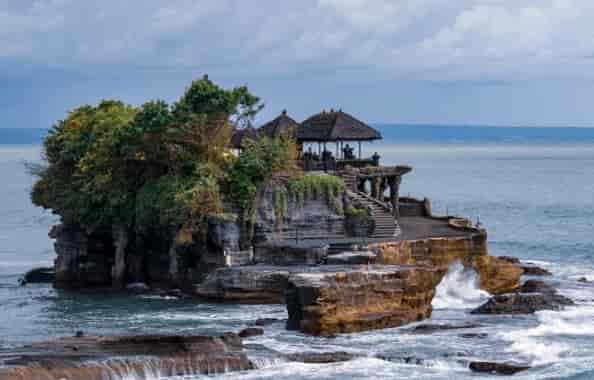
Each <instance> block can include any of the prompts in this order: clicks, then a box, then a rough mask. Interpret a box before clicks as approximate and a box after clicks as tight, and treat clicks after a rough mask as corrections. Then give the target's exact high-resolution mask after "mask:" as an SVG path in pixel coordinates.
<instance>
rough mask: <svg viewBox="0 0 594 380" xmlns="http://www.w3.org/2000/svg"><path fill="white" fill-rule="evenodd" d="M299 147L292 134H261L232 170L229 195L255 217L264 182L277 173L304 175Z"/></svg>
mask: <svg viewBox="0 0 594 380" xmlns="http://www.w3.org/2000/svg"><path fill="white" fill-rule="evenodd" d="M296 162H297V147H296V145H295V142H294V141H292V140H291V139H289V138H285V137H280V138H275V139H269V138H266V137H264V138H261V139H259V140H257V141H253V142H250V143H249V144H248V146H247V148H246V149H245V150H244V151H243V152H242V153H241V155H240V156H239V158H238V159H237V160H236V161H235V163H234V165H233V167H232V168H231V170H230V172H229V180H228V186H229V192H228V195H229V199H230V200H233V201H234V202H236V203H237V204H238V205H239V206H240V207H241V208H242V210H243V211H244V215H243V217H244V218H245V219H246V220H250V219H251V218H252V217H253V215H254V214H253V212H254V201H255V199H256V194H257V192H258V190H259V189H260V188H261V186H262V185H263V184H264V183H265V182H267V181H269V180H271V179H273V178H274V177H275V176H276V177H285V178H296V177H299V176H300V175H301V171H300V169H299V168H298V167H297V165H296Z"/></svg>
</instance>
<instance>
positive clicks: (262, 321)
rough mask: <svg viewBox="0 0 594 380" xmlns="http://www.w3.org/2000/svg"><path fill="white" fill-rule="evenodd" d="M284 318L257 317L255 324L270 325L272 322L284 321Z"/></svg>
mask: <svg viewBox="0 0 594 380" xmlns="http://www.w3.org/2000/svg"><path fill="white" fill-rule="evenodd" d="M283 321H284V320H283V319H278V318H260V319H256V322H254V324H255V325H256V326H269V325H272V324H275V323H277V322H283Z"/></svg>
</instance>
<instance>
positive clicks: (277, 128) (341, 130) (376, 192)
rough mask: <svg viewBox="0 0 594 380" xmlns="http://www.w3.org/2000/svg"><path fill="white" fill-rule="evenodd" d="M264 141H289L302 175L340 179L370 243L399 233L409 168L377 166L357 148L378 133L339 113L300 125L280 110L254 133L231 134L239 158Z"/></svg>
mask: <svg viewBox="0 0 594 380" xmlns="http://www.w3.org/2000/svg"><path fill="white" fill-rule="evenodd" d="M264 136H266V137H269V138H275V137H280V136H286V137H289V138H293V139H294V140H295V141H296V143H297V146H298V149H299V159H300V165H301V166H302V168H303V170H304V171H305V172H309V173H311V174H315V173H316V172H317V173H319V174H324V173H327V174H332V175H336V176H338V177H341V178H342V179H343V181H344V183H345V186H346V189H347V191H349V197H350V198H351V199H352V200H353V201H354V202H355V203H356V204H357V205H359V206H361V207H363V208H366V209H368V210H370V212H371V217H372V218H373V221H374V228H373V232H372V233H371V234H369V237H370V238H374V239H386V238H394V237H396V236H397V235H398V234H399V233H400V228H399V227H398V219H399V216H400V208H401V207H400V201H399V193H400V183H401V181H402V176H403V175H404V174H406V173H408V172H410V171H411V170H412V168H410V167H408V166H382V165H380V156H379V154H378V153H377V152H375V151H374V152H373V153H371V152H366V151H365V150H364V149H363V147H364V145H369V143H371V142H374V141H378V140H381V139H382V135H381V133H380V132H379V131H377V130H376V129H374V128H372V127H370V126H369V125H367V124H366V123H364V122H362V121H361V120H358V119H357V118H355V117H354V116H352V115H350V114H348V113H346V112H344V111H342V110H340V109H339V110H333V109H331V110H330V111H322V112H320V113H318V114H315V115H313V116H311V117H309V118H307V119H305V120H304V121H302V122H301V123H299V122H297V121H296V120H295V119H293V118H292V117H290V116H289V115H288V113H287V111H286V110H283V111H282V112H281V114H280V115H279V116H278V117H276V118H274V119H273V120H271V121H269V122H267V123H265V124H264V125H262V126H261V127H260V128H257V129H255V128H245V129H239V130H236V131H235V132H234V134H233V137H232V141H231V143H232V146H233V148H234V149H236V151H237V153H238V154H240V153H241V151H242V150H243V149H244V148H245V146H246V144H247V142H248V141H250V140H255V139H258V138H261V137H264ZM337 238H340V237H339V236H337Z"/></svg>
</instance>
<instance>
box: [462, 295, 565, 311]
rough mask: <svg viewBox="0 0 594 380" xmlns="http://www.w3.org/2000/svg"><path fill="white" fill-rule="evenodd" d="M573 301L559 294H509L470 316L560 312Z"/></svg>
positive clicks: (493, 298)
mask: <svg viewBox="0 0 594 380" xmlns="http://www.w3.org/2000/svg"><path fill="white" fill-rule="evenodd" d="M568 305H573V301H571V300H570V299H569V298H567V297H564V296H562V295H559V294H555V293H554V294H551V293H511V294H501V295H497V296H494V297H492V298H491V299H489V300H488V301H487V302H486V303H484V304H483V305H481V306H479V307H478V308H476V309H474V310H472V311H471V314H532V313H534V312H537V311H539V310H561V309H562V308H563V307H564V306H568Z"/></svg>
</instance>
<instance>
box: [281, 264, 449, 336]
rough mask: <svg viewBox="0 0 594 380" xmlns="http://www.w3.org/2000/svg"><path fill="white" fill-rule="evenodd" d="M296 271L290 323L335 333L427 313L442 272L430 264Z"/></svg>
mask: <svg viewBox="0 0 594 380" xmlns="http://www.w3.org/2000/svg"><path fill="white" fill-rule="evenodd" d="M316 269H317V270H316V271H315V272H310V273H296V274H293V275H291V277H290V278H289V288H288V290H287V293H286V296H287V310H288V312H289V320H288V321H287V328H289V329H297V330H301V331H303V332H305V333H308V334H313V335H332V334H336V333H350V332H358V331H366V330H373V329H382V328H388V327H397V326H402V325H404V324H407V323H411V322H415V321H419V320H422V319H425V318H428V317H429V316H430V315H431V311H432V308H431V300H432V299H433V296H434V295H435V287H436V286H437V284H438V283H439V282H440V280H441V278H442V277H443V271H439V270H436V269H431V268H427V267H420V266H419V267H416V266H395V265H386V266H382V265H373V266H369V267H367V266H364V267H360V266H337V267H333V266H326V267H320V268H316Z"/></svg>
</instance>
